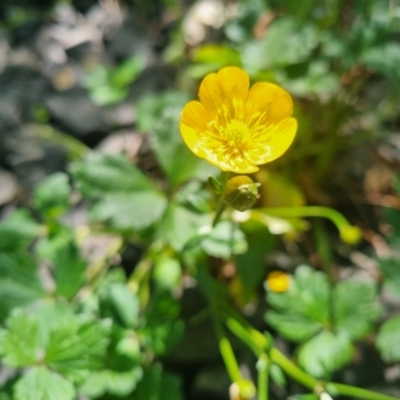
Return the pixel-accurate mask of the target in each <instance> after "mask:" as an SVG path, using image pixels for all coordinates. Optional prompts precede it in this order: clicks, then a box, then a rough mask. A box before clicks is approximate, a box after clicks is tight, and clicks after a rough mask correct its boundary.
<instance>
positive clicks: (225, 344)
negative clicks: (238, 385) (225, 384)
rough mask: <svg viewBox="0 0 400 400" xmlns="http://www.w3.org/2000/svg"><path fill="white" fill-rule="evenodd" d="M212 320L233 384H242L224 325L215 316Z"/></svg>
mask: <svg viewBox="0 0 400 400" xmlns="http://www.w3.org/2000/svg"><path fill="white" fill-rule="evenodd" d="M212 320H213V323H214V328H215V333H216V335H217V338H218V346H219V351H220V353H221V356H222V359H223V360H224V364H225V367H226V369H227V371H228V374H229V377H230V379H231V381H232V382H240V381H241V380H242V375H241V373H240V369H239V365H238V363H237V361H236V357H235V354H234V353H233V349H232V346H231V343H230V342H229V339H228V338H227V337H226V336H225V334H224V330H223V328H222V325H221V323H220V321H219V319H218V317H217V316H216V315H215V314H213V318H212Z"/></svg>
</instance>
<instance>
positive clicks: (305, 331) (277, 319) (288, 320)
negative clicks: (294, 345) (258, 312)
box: [266, 311, 322, 342]
mask: <svg viewBox="0 0 400 400" xmlns="http://www.w3.org/2000/svg"><path fill="white" fill-rule="evenodd" d="M266 321H267V322H268V323H269V324H270V325H271V326H272V327H274V328H275V329H276V330H277V331H278V332H279V333H280V334H281V335H282V336H283V337H285V338H287V339H289V340H293V341H294V342H303V341H305V340H307V339H308V338H310V337H311V336H313V335H314V334H315V333H317V332H318V331H320V330H321V328H322V327H321V324H320V323H319V322H316V321H313V320H312V319H310V318H307V317H306V316H304V315H296V314H280V313H277V312H275V311H268V312H267V314H266Z"/></svg>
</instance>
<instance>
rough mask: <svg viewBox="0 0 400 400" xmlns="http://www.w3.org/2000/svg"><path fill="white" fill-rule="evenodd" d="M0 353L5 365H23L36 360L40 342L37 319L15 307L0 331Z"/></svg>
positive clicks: (33, 362) (30, 363)
mask: <svg viewBox="0 0 400 400" xmlns="http://www.w3.org/2000/svg"><path fill="white" fill-rule="evenodd" d="M1 332H2V333H1V340H0V353H1V355H2V359H3V361H4V363H5V364H6V365H10V366H12V367H24V366H28V365H32V364H35V363H36V362H37V360H38V357H39V353H40V349H41V343H40V332H39V325H38V323H37V321H36V320H35V319H34V318H33V317H32V316H30V315H28V314H27V313H25V312H24V311H22V310H20V309H16V310H15V311H14V312H13V313H12V314H11V316H10V318H9V319H8V321H7V329H5V330H3V331H1Z"/></svg>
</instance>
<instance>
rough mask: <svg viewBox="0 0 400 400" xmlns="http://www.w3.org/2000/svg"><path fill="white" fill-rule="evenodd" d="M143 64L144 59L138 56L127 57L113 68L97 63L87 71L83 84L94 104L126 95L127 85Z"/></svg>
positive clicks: (114, 101)
mask: <svg viewBox="0 0 400 400" xmlns="http://www.w3.org/2000/svg"><path fill="white" fill-rule="evenodd" d="M145 66H146V62H145V60H144V59H143V58H142V57H139V56H132V57H130V58H128V59H127V60H125V61H124V62H123V63H122V64H121V65H119V66H117V67H116V68H114V69H110V68H107V67H105V66H103V65H98V66H97V67H95V68H94V69H92V70H90V71H89V72H87V74H86V76H85V79H84V86H85V87H86V88H87V89H88V90H89V94H90V96H91V98H92V100H93V102H94V103H95V104H97V105H99V106H106V105H109V104H114V103H117V102H119V101H121V100H123V99H124V98H125V97H126V96H127V95H128V93H129V88H128V85H129V84H131V83H132V82H134V81H135V80H136V79H137V78H138V77H139V75H140V74H141V72H142V71H143V70H144V68H145Z"/></svg>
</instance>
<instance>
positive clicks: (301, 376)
mask: <svg viewBox="0 0 400 400" xmlns="http://www.w3.org/2000/svg"><path fill="white" fill-rule="evenodd" d="M223 312H224V313H225V318H226V320H225V323H226V326H227V327H228V328H229V330H230V331H231V332H232V333H233V334H234V335H235V336H237V337H238V338H239V339H240V340H242V341H243V342H244V343H245V344H247V345H248V346H249V348H250V349H251V350H252V351H253V353H254V354H255V355H256V356H257V357H261V356H262V355H263V354H265V353H267V354H268V355H269V360H270V362H273V363H275V364H276V365H278V366H279V367H280V368H281V369H282V370H283V371H284V372H285V373H286V374H287V375H289V376H291V377H292V378H293V379H295V380H296V381H297V382H299V383H301V384H302V385H303V386H305V387H307V388H309V389H311V390H316V389H317V390H320V389H321V385H322V386H323V387H325V389H326V391H327V392H329V393H330V394H332V395H333V396H336V395H345V396H350V397H355V398H358V399H364V400H396V397H393V396H388V395H385V394H381V393H376V392H372V391H370V390H366V389H361V388H357V387H354V386H350V385H343V384H340V383H331V382H329V383H323V382H320V381H318V380H317V379H316V378H314V377H313V376H311V375H309V374H307V373H306V372H305V371H303V370H302V369H301V368H299V367H298V366H297V365H296V364H294V363H293V362H292V361H290V360H289V359H288V358H287V357H286V356H285V355H284V354H283V353H282V352H280V351H279V350H278V349H277V348H276V347H274V346H272V343H271V341H270V340H269V339H268V337H267V336H265V335H263V334H262V333H261V332H259V331H257V330H256V329H254V328H252V327H251V326H250V325H249V324H248V323H247V322H246V321H243V318H242V317H241V316H239V315H237V313H236V312H235V311H234V310H232V309H230V308H228V307H225V308H224V310H223ZM242 322H243V323H242ZM271 346H272V347H271ZM259 384H260V381H259ZM259 390H260V389H259ZM262 390H264V389H262ZM259 400H263V399H262V398H260V399H259Z"/></svg>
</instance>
